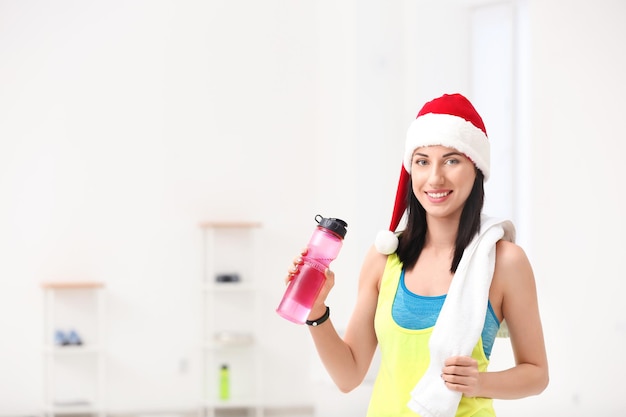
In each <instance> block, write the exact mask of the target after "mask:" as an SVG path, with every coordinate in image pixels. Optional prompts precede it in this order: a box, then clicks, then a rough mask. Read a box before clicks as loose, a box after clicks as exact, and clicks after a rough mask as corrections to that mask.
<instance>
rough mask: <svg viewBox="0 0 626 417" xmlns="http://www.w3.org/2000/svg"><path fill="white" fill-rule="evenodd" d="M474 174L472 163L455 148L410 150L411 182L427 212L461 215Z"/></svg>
mask: <svg viewBox="0 0 626 417" xmlns="http://www.w3.org/2000/svg"><path fill="white" fill-rule="evenodd" d="M475 178H476V168H475V166H474V163H473V162H472V161H471V160H470V159H469V158H468V157H466V156H465V155H464V154H462V153H461V152H459V151H457V150H456V149H454V148H448V147H445V146H425V147H421V148H417V149H415V151H413V158H412V160H411V185H412V187H413V193H414V194H415V196H416V197H417V200H418V201H419V202H420V203H421V204H422V206H423V207H424V209H425V210H426V213H427V215H429V216H435V217H451V218H458V217H460V216H461V211H462V210H463V206H464V205H465V201H466V200H467V197H468V196H469V195H470V193H471V191H472V187H473V186H474V179H475Z"/></svg>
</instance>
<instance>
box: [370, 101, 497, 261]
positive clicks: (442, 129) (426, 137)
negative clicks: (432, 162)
mask: <svg viewBox="0 0 626 417" xmlns="http://www.w3.org/2000/svg"><path fill="white" fill-rule="evenodd" d="M434 145H442V146H447V147H450V148H454V149H456V150H458V151H459V152H462V153H463V154H465V155H466V156H467V157H468V158H469V159H471V160H472V162H474V164H475V165H476V167H477V168H478V169H480V170H481V171H482V173H483V175H484V177H485V180H487V178H489V140H488V139H487V130H486V129H485V124H484V123H483V120H482V118H481V117H480V115H479V114H478V112H477V111H476V109H475V108H474V106H473V105H472V103H470V101H469V100H468V99H467V98H465V97H464V96H462V95H461V94H444V95H443V96H441V97H438V98H436V99H434V100H432V101H429V102H428V103H426V104H424V107H422V109H421V110H420V111H419V113H418V114H417V117H416V118H415V120H414V121H413V122H412V123H411V125H410V126H409V129H408V131H407V135H406V144H405V147H404V158H403V160H402V168H401V170H400V181H399V182H398V189H397V191H396V201H395V204H394V208H393V215H392V217H391V224H390V225H389V230H382V231H381V232H379V233H378V235H377V236H376V242H375V246H376V249H377V250H378V252H380V253H383V254H386V255H388V254H391V253H394V252H395V251H396V249H397V248H398V238H397V236H396V234H395V231H396V228H397V227H398V224H399V223H400V219H401V218H402V216H403V214H404V212H405V210H406V193H407V187H410V174H411V159H412V157H413V151H415V149H417V148H419V147H422V146H434Z"/></svg>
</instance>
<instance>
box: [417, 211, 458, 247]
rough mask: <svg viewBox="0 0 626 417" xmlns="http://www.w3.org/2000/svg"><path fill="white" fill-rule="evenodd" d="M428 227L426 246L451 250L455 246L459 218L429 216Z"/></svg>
mask: <svg viewBox="0 0 626 417" xmlns="http://www.w3.org/2000/svg"><path fill="white" fill-rule="evenodd" d="M426 221H427V224H428V228H427V231H426V240H425V242H424V247H432V248H433V249H434V248H437V249H444V250H449V249H451V248H454V245H455V243H456V236H457V232H458V229H459V219H441V218H433V217H428V216H427V219H426Z"/></svg>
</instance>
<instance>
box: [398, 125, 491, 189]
mask: <svg viewBox="0 0 626 417" xmlns="http://www.w3.org/2000/svg"><path fill="white" fill-rule="evenodd" d="M435 145H441V146H447V147H449V148H454V149H456V150H458V151H459V152H461V153H463V154H465V155H467V157H468V158H470V159H471V160H472V161H473V162H474V164H475V165H476V167H477V168H478V169H480V170H481V171H482V173H483V175H484V176H485V180H487V179H488V178H489V161H490V150H489V140H488V139H487V135H486V134H485V132H483V131H482V130H481V129H479V128H477V127H476V126H474V125H473V124H472V123H471V122H468V121H467V120H465V119H463V118H462V117H458V116H454V115H451V114H439V113H428V114H424V115H422V116H420V117H418V118H416V119H415V120H413V122H412V123H411V125H410V126H409V129H408V131H407V135H406V145H405V148H404V160H403V164H404V168H405V169H406V170H407V172H409V173H410V172H411V159H412V157H413V152H414V151H415V149H417V148H420V147H422V146H435Z"/></svg>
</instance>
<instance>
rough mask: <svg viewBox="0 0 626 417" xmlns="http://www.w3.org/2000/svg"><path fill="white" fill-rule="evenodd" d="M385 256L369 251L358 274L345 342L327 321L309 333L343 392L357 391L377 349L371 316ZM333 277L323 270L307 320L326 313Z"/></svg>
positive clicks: (372, 316)
mask: <svg viewBox="0 0 626 417" xmlns="http://www.w3.org/2000/svg"><path fill="white" fill-rule="evenodd" d="M386 260H387V257H386V256H384V255H381V254H379V253H378V252H376V250H375V249H373V248H372V249H370V251H369V252H368V254H367V256H366V258H365V261H364V262H363V266H362V269H361V274H360V276H359V288H358V295H357V300H356V305H355V308H354V311H353V313H352V316H351V319H350V322H349V323H348V327H347V329H346V334H345V336H344V339H342V338H341V337H340V336H339V334H338V333H337V331H336V330H335V328H334V326H333V324H332V320H331V319H329V320H327V321H325V322H324V323H322V324H320V325H319V326H316V327H310V328H309V329H310V333H311V336H312V337H313V342H314V343H315V347H316V349H317V352H318V354H319V356H320V358H321V360H322V363H323V364H324V366H325V368H326V370H327V371H328V373H329V374H330V376H331V378H332V379H333V381H334V382H335V384H336V385H337V387H339V389H340V390H341V391H343V392H348V391H351V390H353V389H354V388H356V387H357V386H358V385H359V384H360V383H361V382H362V381H363V378H365V375H366V373H367V370H368V369H369V366H370V363H371V361H372V357H373V356H374V352H375V350H376V345H377V343H378V342H377V339H376V334H375V332H374V314H375V311H376V304H377V301H378V283H379V281H380V278H381V276H382V273H383V270H384V267H385V262H386ZM334 280H335V275H334V273H333V272H332V271H330V270H327V271H326V284H325V286H324V288H323V289H322V291H321V292H320V295H319V296H318V298H317V300H316V302H315V305H314V307H313V309H312V310H311V314H310V315H309V320H314V319H316V318H319V317H321V316H322V315H323V314H324V312H325V310H326V305H325V301H326V297H327V296H328V293H329V292H330V290H331V288H332V287H333V285H334Z"/></svg>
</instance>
